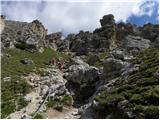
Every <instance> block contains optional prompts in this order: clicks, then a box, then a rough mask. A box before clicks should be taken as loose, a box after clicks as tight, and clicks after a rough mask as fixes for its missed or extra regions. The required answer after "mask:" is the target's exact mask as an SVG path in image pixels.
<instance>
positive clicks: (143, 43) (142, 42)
mask: <svg viewBox="0 0 160 120" xmlns="http://www.w3.org/2000/svg"><path fill="white" fill-rule="evenodd" d="M150 44H151V42H150V40H147V39H144V38H141V37H139V36H131V35H128V36H127V37H126V38H125V40H124V42H123V45H124V48H126V49H127V50H137V51H139V50H144V49H146V48H149V47H150Z"/></svg>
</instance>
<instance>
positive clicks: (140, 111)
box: [1, 14, 159, 118]
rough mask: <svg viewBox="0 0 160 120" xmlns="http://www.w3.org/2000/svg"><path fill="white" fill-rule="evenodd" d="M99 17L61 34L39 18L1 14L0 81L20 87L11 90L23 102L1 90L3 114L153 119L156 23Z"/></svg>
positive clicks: (155, 101)
mask: <svg viewBox="0 0 160 120" xmlns="http://www.w3.org/2000/svg"><path fill="white" fill-rule="evenodd" d="M2 17H3V16H2ZM2 17H1V19H2ZM3 19H4V18H3ZM100 23H101V27H100V28H97V29H96V30H94V32H93V33H91V32H89V31H86V32H84V31H80V32H79V33H78V34H69V35H68V36H67V37H66V38H64V39H62V33H60V32H57V33H52V34H47V30H46V29H45V27H44V26H43V24H42V23H41V22H40V21H38V20H34V21H33V22H31V23H23V22H16V21H9V20H4V29H3V31H2V33H1V37H2V41H1V44H2V63H3V62H4V67H3V66H2V68H3V69H4V72H2V84H3V85H4V86H7V85H11V86H12V87H13V88H14V87H17V86H19V85H21V86H22V85H23V86H25V87H24V88H25V91H24V88H21V89H22V92H20V90H21V89H16V88H15V89H13V90H15V91H18V92H17V93H16V92H15V93H16V96H18V97H17V98H21V99H20V100H21V101H24V103H25V104H21V103H19V102H18V101H19V99H18V100H17V99H16V98H14V97H13V98H12V96H11V98H7V97H6V96H7V95H8V94H11V93H10V92H9V91H7V90H5V89H3V88H2V96H5V98H4V100H3V99H2V116H3V118H6V117H7V118H44V117H45V118H51V117H52V118H54V117H53V116H54V115H55V113H56V114H57V116H58V114H60V115H61V116H64V118H158V115H159V112H158V111H159V109H158V106H159V103H158V100H159V95H158V93H159V91H158V87H159V83H158V79H159V72H158V63H159V60H158V53H159V50H158V47H159V46H158V43H159V41H158V40H159V25H153V24H150V23H148V24H146V25H144V26H142V27H139V26H136V25H132V24H130V23H116V22H115V20H114V16H113V15H111V14H109V15H105V16H103V18H102V19H101V20H100ZM10 50H11V51H10ZM36 54H37V56H36ZM26 56H27V57H28V58H26ZM3 59H4V60H3ZM14 62H15V63H17V64H19V67H17V69H16V70H15V71H14V72H13V71H11V70H12V69H6V66H7V65H12V66H14ZM5 63H6V64H5ZM7 63H8V64H7ZM17 66H18V65H17ZM3 69H2V70H3ZM20 79H21V80H20ZM21 81H24V82H25V84H24V83H23V82H22V83H21ZM7 83H8V84H7ZM26 85H29V86H26ZM27 88H30V91H28V90H27ZM34 94H35V95H34ZM5 101H6V102H5ZM11 101H16V102H14V103H12V102H11ZM11 103H12V104H11ZM7 104H8V105H10V104H11V105H12V111H7ZM14 106H15V107H14ZM19 106H22V107H20V108H19ZM66 108H67V109H69V110H70V111H71V112H70V113H69V114H66V113H65V109H66ZM30 109H32V111H30ZM28 110H29V111H28ZM53 110H54V111H53ZM52 112H53V114H54V115H53V114H52ZM58 112H59V113H58ZM63 113H64V114H63ZM55 116H56V115H55ZM58 118H59V117H58ZM60 118H61V117H60Z"/></svg>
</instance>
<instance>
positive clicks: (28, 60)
mask: <svg viewBox="0 0 160 120" xmlns="http://www.w3.org/2000/svg"><path fill="white" fill-rule="evenodd" d="M20 62H21V63H22V64H26V65H29V64H33V61H32V60H30V59H28V58H25V59H23V60H20Z"/></svg>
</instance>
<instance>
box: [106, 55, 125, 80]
mask: <svg viewBox="0 0 160 120" xmlns="http://www.w3.org/2000/svg"><path fill="white" fill-rule="evenodd" d="M126 64H127V62H123V61H121V60H117V59H114V58H108V59H106V60H105V61H104V76H106V77H107V78H109V79H111V78H114V77H116V76H119V75H120V74H121V69H122V68H123V67H124V66H125V65H126Z"/></svg>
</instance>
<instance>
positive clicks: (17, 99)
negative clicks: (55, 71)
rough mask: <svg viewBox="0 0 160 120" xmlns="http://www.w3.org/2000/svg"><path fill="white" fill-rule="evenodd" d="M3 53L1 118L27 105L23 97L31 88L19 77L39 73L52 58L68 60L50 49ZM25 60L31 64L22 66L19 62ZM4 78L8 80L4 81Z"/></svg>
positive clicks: (64, 55) (62, 60)
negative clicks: (35, 51)
mask: <svg viewBox="0 0 160 120" xmlns="http://www.w3.org/2000/svg"><path fill="white" fill-rule="evenodd" d="M4 53H5V54H4V55H3V56H2V59H1V68H2V71H1V78H2V80H1V84H2V88H1V89H2V94H1V96H2V109H1V110H2V116H1V117H2V118H5V117H7V116H8V115H9V114H10V113H12V112H14V111H16V110H18V109H21V108H23V107H25V106H26V105H27V102H26V101H25V100H24V99H23V97H24V96H25V95H26V94H27V93H29V91H30V89H31V88H30V86H29V85H28V83H27V82H26V81H25V80H24V79H22V78H21V76H23V75H26V74H29V73H30V72H39V69H40V68H46V67H48V65H50V61H51V60H52V59H53V58H54V59H57V60H59V61H61V62H66V61H68V60H69V59H70V56H68V55H66V54H64V53H62V52H56V51H53V50H51V49H45V50H44V52H43V53H31V52H29V51H26V50H21V49H6V50H5V51H4ZM25 58H28V59H30V60H33V64H27V65H26V64H22V63H21V62H20V61H21V60H23V59H25ZM6 77H9V78H10V79H8V80H5V78H6ZM16 105H17V106H16Z"/></svg>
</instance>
